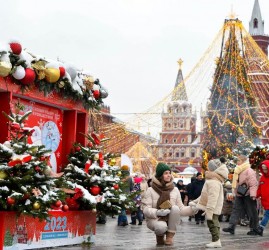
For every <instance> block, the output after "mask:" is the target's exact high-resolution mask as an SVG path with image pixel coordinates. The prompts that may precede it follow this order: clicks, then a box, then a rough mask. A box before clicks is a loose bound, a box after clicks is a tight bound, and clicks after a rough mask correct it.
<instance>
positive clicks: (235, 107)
mask: <svg viewBox="0 0 269 250" xmlns="http://www.w3.org/2000/svg"><path fill="white" fill-rule="evenodd" d="M256 108H257V107H256V101H255V95H254V93H253V92H252V90H251V88H250V82H249V80H248V76H247V63H246V60H245V58H244V39H243V36H242V23H241V21H239V20H238V19H228V20H225V23H224V27H223V39H222V45H221V52H220V57H219V58H218V59H217V60H216V70H215V74H214V80H213V84H212V87H211V95H210V99H209V103H208V119H207V127H206V129H205V137H204V141H203V167H204V168H205V169H206V167H207V162H208V160H210V159H211V158H215V157H220V156H224V155H231V154H235V155H237V154H245V155H248V154H249V152H250V151H251V150H252V146H253V142H254V140H255V139H256V138H258V136H259V134H260V131H259V129H258V128H257V126H256V125H255V124H256V119H255V111H256Z"/></svg>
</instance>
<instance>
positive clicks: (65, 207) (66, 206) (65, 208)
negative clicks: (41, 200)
mask: <svg viewBox="0 0 269 250" xmlns="http://www.w3.org/2000/svg"><path fill="white" fill-rule="evenodd" d="M62 210H63V211H64V212H67V211H68V210H69V207H68V205H66V204H65V205H63V206H62Z"/></svg>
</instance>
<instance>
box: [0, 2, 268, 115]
mask: <svg viewBox="0 0 269 250" xmlns="http://www.w3.org/2000/svg"><path fill="white" fill-rule="evenodd" d="M259 3H260V7H261V12H262V17H263V19H264V21H265V32H266V33H267V34H268V33H269V1H268V0H259ZM232 5H233V10H234V12H235V13H236V14H237V16H238V18H239V19H240V20H242V21H243V25H244V26H245V28H246V29H247V30H248V29H249V20H250V18H251V13H252V8H253V5H254V0H46V1H39V0H8V1H7V0H0V6H1V15H0V21H1V22H0V23H1V35H0V42H3V43H5V42H7V41H8V40H9V39H14V38H16V39H18V40H19V41H20V42H21V44H22V46H23V48H27V50H28V51H30V52H32V53H33V54H35V55H44V56H45V57H46V58H51V59H57V58H59V59H60V60H62V61H64V62H69V63H73V64H74V65H76V66H77V67H78V68H79V69H83V70H85V71H87V72H90V73H91V74H92V75H93V76H95V77H96V78H99V80H100V82H101V83H102V84H103V85H104V86H105V87H106V88H107V89H108V91H109V97H108V98H107V99H106V100H105V103H106V104H108V105H110V107H111V112H112V113H113V114H117V113H137V112H143V111H144V110H146V109H148V108H149V107H151V106H153V105H154V104H155V103H157V102H158V101H159V100H161V99H162V98H163V97H164V96H166V95H167V94H168V93H169V92H170V91H171V90H172V89H173V87H174V84H175V80H176V76H177V71H178V64H177V60H178V59H179V58H182V59H183V61H184V64H183V74H184V75H187V74H188V73H189V72H190V71H191V69H192V68H193V67H194V66H195V64H196V63H197V62H198V60H199V59H200V58H201V57H202V55H203V53H204V52H205V51H206V49H207V48H208V47H209V46H210V44H211V43H212V41H213V39H214V37H215V36H216V34H217V33H218V32H219V30H220V29H221V27H222V25H223V22H224V19H225V18H227V17H228V15H229V13H230V12H231V6H232Z"/></svg>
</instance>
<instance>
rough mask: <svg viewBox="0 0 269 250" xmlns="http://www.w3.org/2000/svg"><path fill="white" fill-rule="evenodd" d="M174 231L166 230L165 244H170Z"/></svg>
mask: <svg viewBox="0 0 269 250" xmlns="http://www.w3.org/2000/svg"><path fill="white" fill-rule="evenodd" d="M174 235H175V233H171V232H166V240H165V245H168V246H172V245H173V238H174Z"/></svg>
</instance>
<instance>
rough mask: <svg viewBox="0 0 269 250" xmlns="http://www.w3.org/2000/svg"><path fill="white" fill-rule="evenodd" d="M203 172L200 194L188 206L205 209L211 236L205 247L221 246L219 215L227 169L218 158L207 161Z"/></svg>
mask: <svg viewBox="0 0 269 250" xmlns="http://www.w3.org/2000/svg"><path fill="white" fill-rule="evenodd" d="M208 170H209V171H207V172H206V173H205V184H204V186H203V189H202V192H201V196H200V197H199V198H198V199H196V200H194V201H192V202H190V204H189V205H190V206H196V208H198V209H200V210H202V211H205V214H206V220H207V226H208V228H209V231H210V233H211V236H212V242H211V243H209V244H206V247H207V248H221V242H220V223H219V215H220V214H221V211H222V207H223V200H224V195H223V183H224V180H226V179H227V178H228V172H229V171H228V169H227V167H226V165H225V164H222V163H221V162H220V160H219V159H214V160H210V161H209V162H208Z"/></svg>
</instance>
